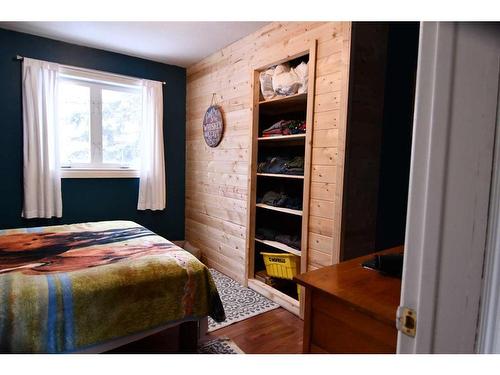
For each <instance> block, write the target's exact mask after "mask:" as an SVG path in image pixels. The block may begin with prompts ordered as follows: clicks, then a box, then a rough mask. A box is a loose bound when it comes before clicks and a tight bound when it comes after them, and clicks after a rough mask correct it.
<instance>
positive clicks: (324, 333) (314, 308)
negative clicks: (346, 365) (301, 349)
mask: <svg viewBox="0 0 500 375" xmlns="http://www.w3.org/2000/svg"><path fill="white" fill-rule="evenodd" d="M311 297H312V298H311V312H310V313H311V347H312V345H314V346H317V347H319V348H321V349H323V350H325V351H327V352H329V353H395V352H396V342H397V330H396V327H395V323H394V325H390V324H387V323H385V322H381V321H380V320H377V319H375V318H374V317H372V316H370V315H369V314H367V313H366V312H363V311H359V310H357V309H355V308H353V307H351V306H350V305H348V304H346V303H343V302H342V301H339V300H338V299H336V298H335V297H333V296H330V295H328V294H326V293H322V292H319V291H313V293H312V296H311ZM395 316H396V313H395V312H394V317H395Z"/></svg>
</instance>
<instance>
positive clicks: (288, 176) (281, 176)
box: [257, 173, 304, 179]
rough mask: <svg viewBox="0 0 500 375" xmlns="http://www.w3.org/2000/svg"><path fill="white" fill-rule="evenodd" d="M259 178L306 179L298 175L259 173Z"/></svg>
mask: <svg viewBox="0 0 500 375" xmlns="http://www.w3.org/2000/svg"><path fill="white" fill-rule="evenodd" d="M257 176H263V177H280V178H295V179H304V176H301V175H296V174H280V173H257Z"/></svg>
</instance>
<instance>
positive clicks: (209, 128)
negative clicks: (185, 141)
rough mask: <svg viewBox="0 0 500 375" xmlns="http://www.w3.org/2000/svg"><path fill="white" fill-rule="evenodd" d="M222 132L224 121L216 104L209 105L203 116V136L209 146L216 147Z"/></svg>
mask: <svg viewBox="0 0 500 375" xmlns="http://www.w3.org/2000/svg"><path fill="white" fill-rule="evenodd" d="M223 134H224V122H223V120H222V113H221V111H220V109H219V107H218V106H216V105H211V106H210V107H208V109H207V112H205V117H203V137H204V138H205V142H206V143H207V145H209V146H210V147H216V146H217V145H218V144H219V143H220V141H221V140H222V135H223Z"/></svg>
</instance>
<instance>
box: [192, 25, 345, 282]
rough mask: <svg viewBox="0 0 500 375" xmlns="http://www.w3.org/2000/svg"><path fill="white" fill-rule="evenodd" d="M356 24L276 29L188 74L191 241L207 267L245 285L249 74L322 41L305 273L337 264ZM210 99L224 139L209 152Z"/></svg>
mask: <svg viewBox="0 0 500 375" xmlns="http://www.w3.org/2000/svg"><path fill="white" fill-rule="evenodd" d="M350 38H351V24H350V23H349V22H287V23H283V22H274V23H270V24H268V25H266V26H264V27H263V28H262V29H260V30H258V31H257V32H255V33H253V34H251V35H249V36H247V37H245V38H243V39H241V40H239V41H237V42H235V43H233V44H231V45H229V46H228V47H226V48H224V49H222V50H220V51H218V52H217V53H215V54H213V55H211V56H209V57H207V58H205V59H204V60H202V61H200V62H198V63H196V64H195V65H193V66H191V67H189V68H188V70H187V101H186V102H187V116H186V117H187V124H186V139H187V155H186V159H187V160H186V240H187V241H189V242H191V243H192V244H193V245H194V246H197V247H199V248H200V249H201V250H202V253H203V260H204V261H205V262H206V264H208V265H209V266H211V267H214V268H216V269H218V270H220V271H222V272H224V273H225V274H227V275H229V276H231V277H233V278H235V279H236V280H238V281H240V282H244V281H245V261H246V260H245V240H246V238H245V236H246V217H247V207H246V205H247V183H248V163H249V146H250V145H249V132H250V129H251V124H252V117H251V112H250V107H251V104H252V103H251V102H252V84H251V72H252V70H253V69H254V68H257V67H260V66H263V65H265V64H268V63H272V62H273V61H277V60H279V59H281V58H282V57H283V55H285V54H287V53H289V52H288V51H297V50H300V49H303V50H306V49H308V48H309V46H310V43H311V41H312V40H314V39H317V41H318V50H317V63H316V93H315V104H314V124H313V126H314V128H313V150H312V170H311V201H310V216H309V220H310V221H309V228H310V233H309V249H308V251H309V257H308V269H315V268H318V267H321V266H325V265H329V264H333V263H337V262H338V259H339V248H340V218H341V207H342V181H343V162H344V147H345V130H346V129H345V128H346V117H347V91H348V75H349V57H350ZM212 93H216V97H217V102H218V104H219V105H220V106H221V107H222V110H223V113H224V120H225V134H224V137H223V140H222V142H221V143H220V145H219V146H218V147H216V148H210V147H208V146H206V144H205V142H204V140H203V134H202V125H201V124H202V120H203V115H204V113H205V111H206V109H207V107H208V106H209V105H210V102H211V99H212Z"/></svg>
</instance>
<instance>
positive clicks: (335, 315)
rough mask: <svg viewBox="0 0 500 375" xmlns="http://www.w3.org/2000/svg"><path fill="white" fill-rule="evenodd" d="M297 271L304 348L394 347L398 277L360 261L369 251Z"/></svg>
mask: <svg viewBox="0 0 500 375" xmlns="http://www.w3.org/2000/svg"><path fill="white" fill-rule="evenodd" d="M402 251H403V248H402V247H395V248H391V249H387V250H384V251H380V252H377V253H374V254H371V255H367V256H363V257H359V258H355V259H352V260H349V261H347V262H342V263H339V264H336V265H333V266H328V267H324V268H321V269H318V270H315V271H310V272H306V273H303V274H301V275H298V276H297V277H296V278H295V281H296V282H297V283H299V284H301V285H303V286H304V287H305V316H304V347H303V351H304V353H395V352H396V340H397V330H396V323H395V321H396V310H397V307H398V305H399V300H400V294H401V280H400V279H398V278H394V277H389V276H383V275H381V274H379V273H378V272H377V271H374V270H369V269H365V268H363V267H361V263H362V262H365V261H367V260H370V259H372V258H373V255H375V254H388V253H392V254H394V253H401V252H402Z"/></svg>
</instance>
